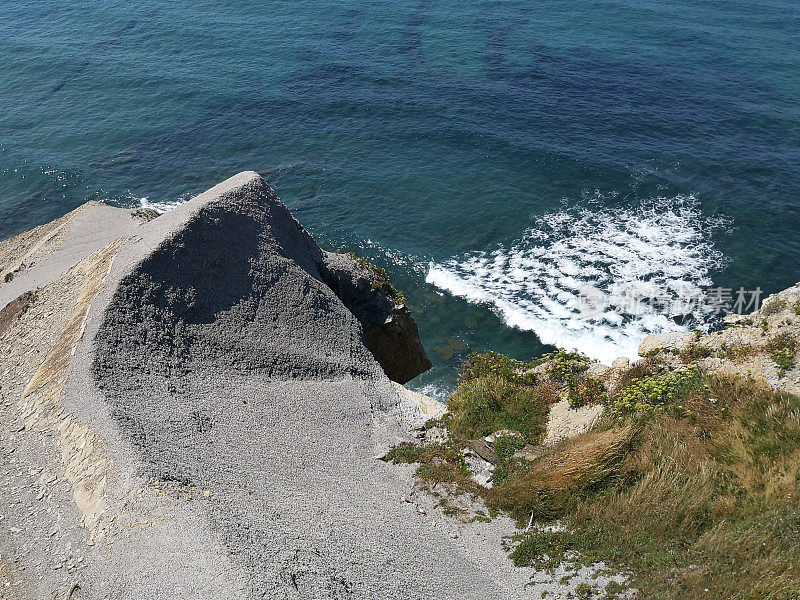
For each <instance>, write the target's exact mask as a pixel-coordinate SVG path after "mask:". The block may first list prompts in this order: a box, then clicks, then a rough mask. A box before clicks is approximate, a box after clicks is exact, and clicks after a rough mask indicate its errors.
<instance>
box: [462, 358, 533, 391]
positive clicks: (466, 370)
mask: <svg viewBox="0 0 800 600" xmlns="http://www.w3.org/2000/svg"><path fill="white" fill-rule="evenodd" d="M535 364H536V363H523V362H521V361H518V360H515V359H513V358H510V357H508V356H505V355H504V354H499V353H497V352H486V353H483V354H478V353H472V354H470V355H469V356H468V357H467V360H466V362H465V363H464V365H463V366H462V367H461V381H462V382H467V381H474V380H476V379H480V378H481V377H496V378H500V379H503V380H505V381H508V382H511V383H515V384H520V385H536V382H537V377H536V375H535V374H534V373H531V372H530V370H531V369H532V368H533V366H535Z"/></svg>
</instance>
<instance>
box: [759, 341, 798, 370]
mask: <svg viewBox="0 0 800 600" xmlns="http://www.w3.org/2000/svg"><path fill="white" fill-rule="evenodd" d="M766 347H767V354H769V357H770V358H771V359H772V361H773V362H774V363H775V365H776V366H777V367H778V368H777V371H778V376H779V377H783V376H784V375H785V374H786V372H787V371H789V370H790V369H792V368H793V367H794V355H795V352H796V351H797V342H796V341H795V339H794V338H793V337H792V336H791V335H789V334H788V333H781V334H779V335H776V336H775V337H773V338H772V339H771V340H770V341H769V342H767V346H766Z"/></svg>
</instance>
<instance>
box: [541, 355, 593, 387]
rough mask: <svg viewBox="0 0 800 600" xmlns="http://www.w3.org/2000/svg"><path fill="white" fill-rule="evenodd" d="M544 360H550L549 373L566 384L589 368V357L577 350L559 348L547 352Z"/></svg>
mask: <svg viewBox="0 0 800 600" xmlns="http://www.w3.org/2000/svg"><path fill="white" fill-rule="evenodd" d="M543 360H544V361H547V362H548V365H547V374H548V375H549V376H550V377H551V378H553V379H555V380H556V381H560V382H561V383H566V384H569V383H570V382H571V381H572V379H573V377H575V376H576V375H577V374H579V373H583V372H584V371H586V370H587V369H588V368H589V358H588V357H587V356H585V355H583V354H579V353H577V352H565V351H564V350H557V351H556V352H552V353H550V354H546V355H545V356H544V357H543Z"/></svg>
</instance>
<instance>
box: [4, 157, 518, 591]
mask: <svg viewBox="0 0 800 600" xmlns="http://www.w3.org/2000/svg"><path fill="white" fill-rule="evenodd" d="M153 216H154V215H152V214H143V213H141V212H140V211H135V212H129V211H124V210H120V209H114V208H110V207H108V206H105V205H102V204H97V203H91V204H87V205H84V206H83V207H80V208H79V209H77V210H75V211H73V212H72V213H70V214H68V215H65V216H64V217H62V218H61V219H58V220H56V221H54V222H53V223H50V224H47V225H45V226H42V227H40V228H37V229H35V230H32V231H30V232H27V233H25V234H22V235H21V236H17V237H15V238H12V239H11V240H6V241H5V242H2V243H0V269H2V283H0V307H2V311H0V345H2V358H0V361H1V362H0V372H2V373H3V380H2V387H1V388H0V393H1V394H2V402H0V436H1V437H0V439H1V440H2V449H3V451H2V456H0V477H2V479H3V488H2V493H0V514H2V516H3V521H2V527H3V535H2V537H0V584H2V586H1V587H0V594H2V597H3V598H5V597H6V596H9V597H13V598H24V599H27V598H43V597H47V598H53V597H57V598H67V597H70V598H73V599H75V598H192V599H195V598H370V599H374V598H453V599H456V598H457V599H461V598H487V599H489V598H517V597H524V595H525V594H526V593H527V592H526V589H527V588H526V587H525V584H526V583H527V581H528V580H529V577H530V572H524V571H520V570H515V569H513V567H511V565H510V563H509V562H508V561H507V560H506V557H505V554H504V552H503V550H502V547H501V543H500V537H501V536H502V535H503V534H504V533H508V532H510V531H511V530H512V526H511V523H510V522H507V521H504V520H502V519H501V520H500V521H499V522H497V523H495V524H494V525H493V527H492V528H491V529H486V528H485V527H484V526H482V525H481V524H464V523H458V522H454V521H452V520H449V519H447V518H446V517H444V516H443V515H441V514H440V513H437V512H436V511H434V510H431V508H432V502H433V501H432V499H430V498H427V497H425V498H418V497H415V494H414V492H413V490H412V481H411V477H410V471H409V470H402V469H401V470H397V469H393V468H392V467H390V466H389V465H386V464H385V463H384V462H382V461H379V460H376V456H379V455H381V454H382V453H383V452H384V451H385V450H386V449H387V448H389V447H390V446H391V445H393V444H395V443H396V442H397V441H399V440H401V439H404V438H405V437H406V435H407V433H406V432H407V430H408V427H409V426H410V425H412V424H414V423H416V422H419V421H420V420H424V419H426V418H427V416H428V415H429V414H431V410H432V409H431V407H430V406H429V405H425V406H424V407H422V408H421V407H420V406H419V405H420V404H425V403H415V402H414V401H413V400H414V398H415V396H414V394H409V393H407V392H406V391H405V390H404V388H402V387H399V386H397V384H394V385H393V384H392V382H391V381H390V378H391V379H393V380H395V381H400V382H402V381H406V380H408V379H409V378H411V377H413V376H414V375H416V374H418V373H419V372H421V371H422V370H424V369H425V368H427V367H428V365H429V362H428V361H427V357H425V356H424V352H423V351H422V349H421V346H420V344H419V339H418V336H417V334H416V327H415V326H414V324H413V320H411V318H410V315H409V313H408V311H407V309H405V308H404V307H402V305H399V304H398V303H397V302H396V300H397V298H396V297H395V296H394V294H393V291H392V289H391V288H390V287H388V286H386V285H385V282H384V281H383V280H382V278H381V277H380V274H379V273H378V272H376V271H375V270H374V269H372V268H370V267H369V266H367V265H365V264H362V263H361V262H360V261H358V260H357V259H354V258H352V257H349V256H346V255H334V254H328V253H325V252H323V251H321V250H320V249H319V247H318V246H317V245H316V244H315V243H314V241H313V239H312V238H311V237H310V236H309V235H308V233H307V232H305V231H304V230H303V228H302V227H301V226H300V225H299V224H298V223H297V221H295V220H294V219H293V218H292V216H291V215H290V214H289V212H288V210H287V209H286V207H285V206H283V204H282V203H281V202H280V201H279V200H278V199H277V197H276V196H275V194H274V192H273V191H272V190H271V189H270V188H269V186H268V185H267V184H266V183H265V182H264V181H263V180H262V179H261V178H260V177H259V176H258V175H257V174H255V173H241V174H239V175H237V176H235V177H233V178H231V179H229V180H227V181H226V182H224V183H222V184H220V185H218V186H216V187H215V188H213V189H211V190H209V191H208V192H206V193H204V194H202V195H200V196H198V197H197V198H195V199H193V200H191V201H189V202H187V203H185V204H184V205H182V206H180V207H178V208H177V209H175V210H173V211H171V212H170V213H167V214H165V215H162V216H159V217H158V218H153ZM381 367H383V368H381ZM387 375H388V377H387ZM434 412H435V411H434ZM442 557H446V563H447V564H446V565H443V564H442V562H441V561H442ZM464 573H469V575H470V576H469V577H464V576H463V574H464Z"/></svg>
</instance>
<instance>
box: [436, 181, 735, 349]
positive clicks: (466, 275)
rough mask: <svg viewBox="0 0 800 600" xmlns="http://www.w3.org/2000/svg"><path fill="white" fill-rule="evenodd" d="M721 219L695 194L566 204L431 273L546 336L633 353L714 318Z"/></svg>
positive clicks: (565, 343) (569, 345) (567, 344)
mask: <svg viewBox="0 0 800 600" xmlns="http://www.w3.org/2000/svg"><path fill="white" fill-rule="evenodd" d="M725 224H726V222H725V220H724V219H722V218H707V217H704V216H703V215H702V214H701V212H700V210H699V208H698V207H697V202H696V201H695V199H694V198H693V197H691V196H678V197H675V198H658V199H653V200H649V201H646V202H642V203H641V204H640V205H639V206H637V207H635V208H599V209H597V210H588V209H586V208H574V209H565V210H563V211H560V212H558V213H553V214H549V215H545V216H543V217H541V218H539V219H538V220H537V222H536V226H535V227H533V228H531V229H528V230H527V231H526V232H525V234H524V235H523V236H522V238H521V239H519V240H518V241H517V242H515V243H514V244H513V245H512V246H510V247H508V248H506V247H503V246H500V247H498V248H497V249H495V250H493V251H490V252H475V253H470V254H467V255H464V256H461V257H455V258H452V259H450V260H447V261H445V262H443V263H431V264H430V268H429V270H428V274H427V276H426V281H427V282H428V283H430V284H433V285H435V286H437V287H438V288H440V289H442V290H445V291H447V292H450V293H451V294H453V295H455V296H460V297H463V298H466V299H467V300H469V301H471V302H476V303H485V304H489V305H491V306H492V307H493V308H494V309H495V310H496V311H497V312H498V313H499V314H500V316H501V317H502V318H503V320H504V321H505V322H506V324H507V325H509V326H510V327H517V328H519V329H525V330H531V331H534V332H536V334H537V335H538V336H539V338H540V339H541V340H542V342H544V343H546V344H553V345H556V346H559V347H562V348H566V349H577V350H579V351H581V352H584V353H586V354H587V355H589V356H590V357H592V358H594V359H596V360H600V361H602V362H606V363H609V362H611V361H612V360H613V359H614V358H616V357H618V356H626V357H629V358H631V359H633V358H636V357H637V349H638V346H639V343H640V342H641V341H642V339H644V338H645V337H646V336H647V335H650V334H652V333H660V332H664V331H674V330H681V329H687V325H692V326H695V327H698V326H699V327H703V326H704V325H705V324H707V323H708V321H709V319H710V318H711V317H712V315H711V311H710V309H709V308H708V306H707V305H706V296H705V292H704V288H707V287H708V286H710V285H711V279H710V273H711V272H712V271H714V270H716V269H719V268H721V267H722V266H723V264H724V257H723V255H722V254H721V253H720V252H719V251H718V250H716V249H715V248H714V246H713V244H712V242H711V241H710V233H711V232H712V231H713V230H714V229H715V228H717V227H721V226H724V225H725Z"/></svg>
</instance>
